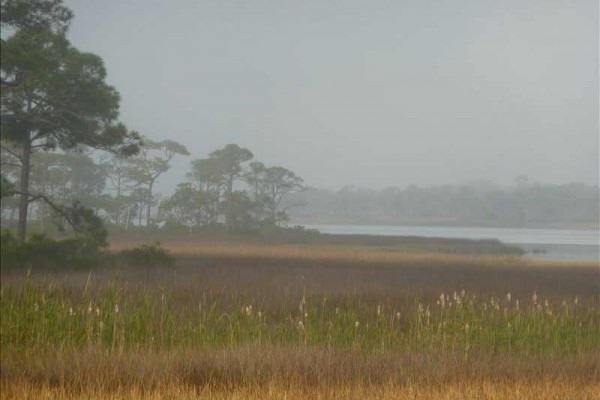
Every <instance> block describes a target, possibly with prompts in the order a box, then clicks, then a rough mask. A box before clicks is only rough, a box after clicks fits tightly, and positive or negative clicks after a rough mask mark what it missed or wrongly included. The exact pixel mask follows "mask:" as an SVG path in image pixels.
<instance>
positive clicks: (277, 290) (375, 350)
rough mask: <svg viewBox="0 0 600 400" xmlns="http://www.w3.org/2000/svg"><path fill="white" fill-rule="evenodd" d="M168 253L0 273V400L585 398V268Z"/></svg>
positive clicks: (594, 297) (236, 249) (336, 255)
mask: <svg viewBox="0 0 600 400" xmlns="http://www.w3.org/2000/svg"><path fill="white" fill-rule="evenodd" d="M169 250H171V251H172V254H174V255H176V256H177V267H176V268H172V269H164V268H160V269H156V270H149V269H148V268H145V267H142V268H140V269H132V268H113V269H106V270H93V271H92V270H90V271H87V272H83V271H67V270H65V271H64V272H49V271H44V270H41V271H32V272H31V274H26V273H24V272H21V273H15V272H13V271H9V272H6V273H3V277H2V286H1V289H0V316H1V321H0V350H1V354H2V357H1V369H0V378H1V380H0V382H1V384H2V391H3V395H4V393H9V394H8V395H7V397H6V398H38V397H44V398H72V399H75V398H90V397H95V398H101V399H103V398H106V399H108V398H132V399H133V398H135V399H140V398H174V397H178V398H196V397H197V396H202V397H205V398H235V397H236V396H237V398H282V397H288V398H298V399H305V398H314V397H318V396H320V397H322V398H347V399H350V398H363V397H365V398H367V397H368V396H371V398H411V399H422V398H423V399H424V398H428V399H429V398H431V399H433V398H448V399H455V398H492V399H493V398H506V397H511V398H522V399H525V398H556V399H558V398H564V394H565V393H572V394H575V397H579V398H594V397H593V395H594V393H596V392H597V389H598V386H597V382H598V381H599V380H600V313H599V308H598V290H597V289H598V281H597V280H596V278H597V277H598V268H597V265H595V264H590V263H588V264H561V263H539V262H532V261H528V260H522V259H518V258H514V257H487V256H464V255H440V254H398V253H396V252H389V251H380V250H375V249H369V250H364V249H356V248H355V249H352V248H343V249H338V248H327V247H314V248H302V247H301V246H291V247H290V246H288V245H285V246H264V245H262V244H261V245H247V244H244V245H237V244H236V245H231V246H229V247H227V246H226V245H225V244H217V245H211V244H206V243H205V244H200V245H199V246H197V247H183V248H177V247H170V248H169ZM463 284H464V286H463ZM463 288H464V290H463ZM494 388H496V389H494ZM361 394H362V395H361ZM443 396H445V397H443Z"/></svg>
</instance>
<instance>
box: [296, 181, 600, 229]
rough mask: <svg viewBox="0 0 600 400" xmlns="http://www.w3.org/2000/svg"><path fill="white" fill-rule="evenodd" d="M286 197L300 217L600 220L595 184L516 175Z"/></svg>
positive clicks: (434, 221) (511, 223) (487, 222)
mask: <svg viewBox="0 0 600 400" xmlns="http://www.w3.org/2000/svg"><path fill="white" fill-rule="evenodd" d="M287 201H290V202H301V203H303V204H305V206H303V207H298V208H293V209H291V210H290V215H291V217H292V219H293V220H295V221H297V222H300V223H310V222H313V223H315V222H317V223H318V222H321V223H354V224H398V225H402V224H405V225H411V224H412V225H434V226H435V225H438V226H439V225H454V226H490V227H494V226H504V227H552V226H554V227H565V226H579V227H596V228H597V224H598V220H600V215H599V214H600V206H599V204H600V192H599V189H598V187H597V186H589V185H584V184H582V183H569V184H563V185H551V184H540V183H529V182H527V180H524V179H522V178H521V179H517V180H516V182H515V185H513V186H510V187H505V186H498V185H494V184H492V183H488V182H474V183H467V184H457V185H442V186H430V187H420V186H417V185H410V186H408V187H406V188H398V187H388V188H385V189H382V190H373V189H368V188H359V187H355V186H345V187H343V188H342V189H340V190H337V191H335V190H325V189H316V188H308V189H307V190H305V191H303V192H302V193H299V194H296V195H293V196H290V197H289V198H288V199H287Z"/></svg>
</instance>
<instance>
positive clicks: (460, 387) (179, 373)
mask: <svg viewBox="0 0 600 400" xmlns="http://www.w3.org/2000/svg"><path fill="white" fill-rule="evenodd" d="M599 364H600V362H599V360H598V358H597V355H594V354H590V355H587V356H579V357H574V358H561V359H552V358H550V359H534V358H529V359H527V360H523V359H520V358H519V357H518V356H506V355H504V356H503V355H496V356H493V355H485V354H482V355H472V356H470V357H469V358H465V357H464V355H460V354H412V355H411V354H392V353H374V354H373V353H372V354H363V353H359V352H353V351H345V352H344V351H335V350H323V349H317V348H314V349H306V348H299V349H290V348H279V349H277V348H264V347H247V348H242V349H238V350H235V351H233V350H219V351H204V352H197V351H196V352H189V351H185V350H180V351H170V352H150V353H148V352H144V351H134V352H129V353H108V352H106V351H102V350H99V349H87V350H78V351H66V352H59V353H55V352H46V353H45V352H44V351H37V352H35V353H34V352H31V353H25V354H23V353H8V354H4V355H3V365H2V381H1V383H2V394H3V398H7V399H8V398H15V399H17V398H18V399H25V398H28V399H33V398H35V399H43V398H46V399H58V398H64V399H79V398H99V399H117V398H128V399H142V398H144V399H146V398H149V399H167V398H184V399H185V398H190V399H191V398H207V399H213V398H214V399H221V398H254V399H259V398H261V399H262V398H266V399H271V398H285V397H287V398H298V399H312V398H323V399H325V398H331V399H338V398H341V399H359V398H367V399H371V398H372V399H388V398H389V399H434V398H442V399H471V398H472V399H481V398H484V399H504V398H516V399H563V398H569V399H576V398H581V399H593V398H597V397H594V396H597V395H598V394H599V393H600V392H599V391H598V389H600V384H598V382H599V381H600V380H599V379H600V366H599Z"/></svg>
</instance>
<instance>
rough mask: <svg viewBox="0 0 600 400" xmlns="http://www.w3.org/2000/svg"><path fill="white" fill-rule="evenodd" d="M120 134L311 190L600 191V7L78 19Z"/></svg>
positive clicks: (486, 3)
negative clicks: (255, 169)
mask: <svg viewBox="0 0 600 400" xmlns="http://www.w3.org/2000/svg"><path fill="white" fill-rule="evenodd" d="M66 4H67V5H68V6H69V7H71V8H72V9H73V11H74V13H75V18H74V20H73V23H72V26H71V28H70V31H69V37H70V39H71V41H72V42H73V44H74V45H75V46H77V47H79V48H80V49H81V50H87V51H91V52H93V53H96V54H99V55H100V56H101V57H102V58H103V59H104V61H105V63H106V67H107V69H108V81H109V82H110V83H111V84H113V85H114V86H115V87H116V88H117V89H118V90H119V91H120V93H121V95H122V102H121V119H122V120H123V121H124V122H125V123H126V124H127V125H128V126H129V127H130V128H131V129H134V130H137V131H139V132H141V133H143V134H145V135H147V136H148V137H150V138H153V139H164V138H167V137H168V138H170V139H173V140H176V141H179V142H181V143H183V144H185V145H186V146H187V147H188V149H189V150H190V152H191V153H192V156H191V157H188V158H187V159H184V158H181V159H179V160H176V161H175V167H174V168H172V170H171V171H170V172H169V175H168V176H166V177H165V178H163V179H162V180H161V190H163V191H170V190H171V189H172V188H173V187H174V186H175V183H176V182H179V181H181V180H182V179H183V174H184V172H185V171H186V170H187V166H188V165H189V161H190V160H191V159H193V158H201V157H204V156H205V155H206V154H207V153H208V152H210V151H212V150H214V149H216V148H219V147H222V146H223V145H225V144H227V143H237V144H239V145H240V146H244V147H247V148H249V149H251V150H252V151H253V152H254V154H255V157H256V158H257V159H260V160H261V161H264V162H265V163H266V164H277V165H282V166H285V167H287V168H289V169H291V170H293V171H295V172H296V173H297V174H298V175H300V176H301V177H303V178H304V180H305V182H306V183H307V184H308V185H311V186H317V187H331V188H339V187H341V186H343V185H345V184H356V185H359V186H365V187H371V188H382V187H385V186H392V185H394V186H400V187H403V186H406V185H408V184H411V183H417V184H419V185H435V184H443V183H457V182H465V181H471V180H477V179H487V180H491V181H494V182H497V183H500V184H508V183H512V182H513V180H514V178H515V176H517V175H526V176H528V177H529V178H530V180H536V181H540V182H545V183H564V182H571V181H578V182H584V183H588V184H597V182H598V163H599V161H598V145H599V144H598V124H599V120H598V110H599V104H598V103H599V102H598V2H597V1H595V0H581V1H568V0H566V1H552V0H532V1H523V0H519V1H495V0H472V1H467V0H465V1H461V2H456V1H418V0H412V1H397V0H396V1H357V0H351V1H308V0H305V1H300V2H299V1H243V0H238V1H195V0H186V1H184V0H181V1H150V0H137V1H134V0H128V1H121V0H103V1H89V0H85V1H84V0H81V1H67V2H66Z"/></svg>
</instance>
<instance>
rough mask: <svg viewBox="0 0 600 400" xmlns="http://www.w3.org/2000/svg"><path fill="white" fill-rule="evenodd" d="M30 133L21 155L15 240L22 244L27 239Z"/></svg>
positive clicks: (27, 134) (24, 142)
mask: <svg viewBox="0 0 600 400" xmlns="http://www.w3.org/2000/svg"><path fill="white" fill-rule="evenodd" d="M30 164H31V133H30V132H29V130H27V132H26V133H25V140H24V141H23V154H22V155H21V186H20V189H21V195H20V197H19V222H18V225H17V238H18V239H19V240H20V241H21V242H24V241H25V239H26V238H27V211H28V208H29V170H30V168H31V165H30Z"/></svg>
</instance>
